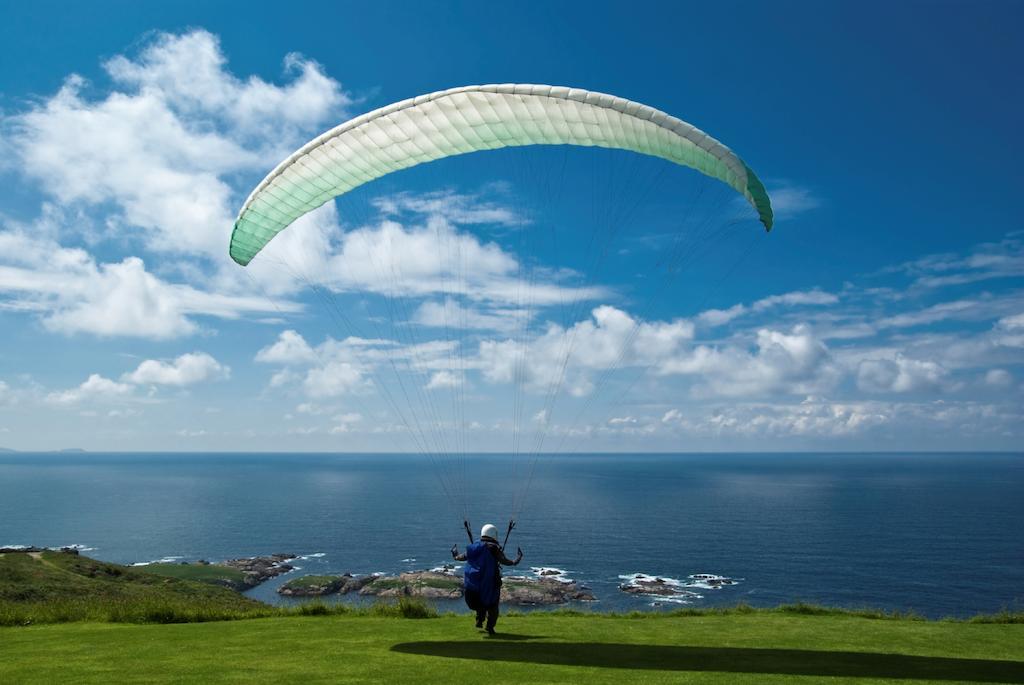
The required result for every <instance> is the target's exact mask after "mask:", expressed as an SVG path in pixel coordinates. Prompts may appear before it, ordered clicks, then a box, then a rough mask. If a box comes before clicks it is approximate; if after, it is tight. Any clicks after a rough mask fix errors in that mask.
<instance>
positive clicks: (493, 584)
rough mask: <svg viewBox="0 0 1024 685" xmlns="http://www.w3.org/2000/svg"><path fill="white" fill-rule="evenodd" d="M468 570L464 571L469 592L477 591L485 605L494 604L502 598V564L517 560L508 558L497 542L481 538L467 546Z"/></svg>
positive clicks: (510, 564) (511, 563) (509, 564)
mask: <svg viewBox="0 0 1024 685" xmlns="http://www.w3.org/2000/svg"><path fill="white" fill-rule="evenodd" d="M463 556H464V557H465V561H466V570H465V571H464V572H463V576H464V584H465V588H466V592H467V593H470V592H472V593H475V594H476V595H477V596H478V597H479V598H480V604H481V605H483V606H493V605H494V604H497V603H498V600H499V599H500V598H501V566H500V564H504V565H506V566H512V565H514V564H515V563H516V562H514V561H512V560H511V559H508V558H507V557H506V556H505V553H504V552H502V551H501V547H499V546H498V544H497V543H496V542H487V541H484V540H481V541H480V542H474V543H473V544H471V545H470V546H469V547H467V548H466V553H465V554H464V555H462V554H460V555H459V557H463Z"/></svg>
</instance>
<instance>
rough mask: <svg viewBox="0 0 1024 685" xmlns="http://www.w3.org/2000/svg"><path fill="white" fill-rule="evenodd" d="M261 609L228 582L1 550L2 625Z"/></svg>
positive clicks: (206, 616)
mask: <svg viewBox="0 0 1024 685" xmlns="http://www.w3.org/2000/svg"><path fill="white" fill-rule="evenodd" d="M142 568H145V567H142ZM265 609H267V607H266V606H265V605H263V604H261V603H259V602H256V601H254V600H251V599H248V598H246V597H243V596H242V595H240V594H238V593H237V592H235V591H233V590H229V589H227V588H223V587H217V586H216V585H211V584H208V583H204V582H197V581H195V580H188V579H182V578H172V577H166V576H160V575H156V574H153V573H149V572H147V571H144V570H141V568H140V569H136V568H134V567H129V566H121V565H119V564H110V563H106V562H103V561H97V560H95V559H90V558H89V557H85V556H80V555H77V554H68V553H65V552H56V551H43V552H33V553H25V552H18V553H11V552H8V553H6V554H0V625H21V624H24V623H51V622H63V621H69V620H100V621H157V622H159V621H171V620H212V619H216V618H231V617H245V616H249V615H262V614H263V613H264V611H265Z"/></svg>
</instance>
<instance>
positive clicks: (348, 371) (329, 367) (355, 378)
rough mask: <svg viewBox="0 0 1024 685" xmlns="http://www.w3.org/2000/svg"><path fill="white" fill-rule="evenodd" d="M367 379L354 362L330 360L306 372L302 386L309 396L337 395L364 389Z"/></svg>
mask: <svg viewBox="0 0 1024 685" xmlns="http://www.w3.org/2000/svg"><path fill="white" fill-rule="evenodd" d="M368 386H369V381H368V380H367V379H366V378H365V377H364V376H363V370H362V369H361V368H360V367H359V366H358V365H356V364H354V363H351V362H345V361H332V362H328V363H327V364H325V365H324V366H320V367H315V368H312V369H310V370H309V371H307V372H306V377H305V378H304V379H303V381H302V387H303V389H304V390H305V391H306V394H308V395H309V396H310V397H338V396H339V395H347V394H351V393H353V392H359V391H362V390H365V389H366V388H367V387H368Z"/></svg>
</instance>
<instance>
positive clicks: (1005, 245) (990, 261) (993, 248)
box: [885, 233, 1024, 289]
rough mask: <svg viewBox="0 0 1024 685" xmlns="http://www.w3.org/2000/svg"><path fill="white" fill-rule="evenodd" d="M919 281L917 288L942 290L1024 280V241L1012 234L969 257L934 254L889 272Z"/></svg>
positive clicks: (973, 250) (978, 248) (980, 247)
mask: <svg viewBox="0 0 1024 685" xmlns="http://www.w3.org/2000/svg"><path fill="white" fill-rule="evenodd" d="M893 271H895V272H903V273H906V274H909V275H911V276H914V277H915V280H914V283H913V285H914V287H916V288H925V289H931V288H942V287H948V286H955V285H964V284H967V283H976V282H978V281H985V280H992V279H997V278H1019V277H1021V276H1024V240H1022V239H1021V234H1020V233H1017V234H1011V235H1008V236H1006V237H1005V238H1003V239H1002V240H1000V241H998V242H991V243H981V244H979V245H975V246H974V247H973V248H971V250H970V251H969V253H968V254H955V253H944V254H931V255H926V256H925V257H921V258H919V259H915V260H913V261H910V262H905V263H903V264H900V265H897V266H895V267H891V268H890V269H886V270H885V272H893Z"/></svg>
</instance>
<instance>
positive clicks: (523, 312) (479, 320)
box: [412, 298, 536, 334]
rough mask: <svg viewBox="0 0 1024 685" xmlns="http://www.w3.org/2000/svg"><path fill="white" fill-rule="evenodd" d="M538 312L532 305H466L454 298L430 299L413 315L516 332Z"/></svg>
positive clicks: (441, 323)
mask: <svg viewBox="0 0 1024 685" xmlns="http://www.w3.org/2000/svg"><path fill="white" fill-rule="evenodd" d="M535 314H536V310H533V309H513V308H500V307H491V308H487V309H478V308H474V307H465V306H463V305H461V304H459V303H458V302H456V301H455V300H454V299H452V298H448V299H446V300H445V301H444V302H443V303H441V302H433V301H428V302H424V303H423V304H421V305H420V306H419V308H417V310H416V311H415V312H414V313H413V315H412V321H413V323H417V324H419V325H421V326H430V327H433V328H445V329H473V330H487V331H498V332H502V333H509V334H511V333H515V332H520V331H522V330H524V329H525V327H526V326H527V325H529V323H530V322H531V320H532V319H533V318H534V316H535Z"/></svg>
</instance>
